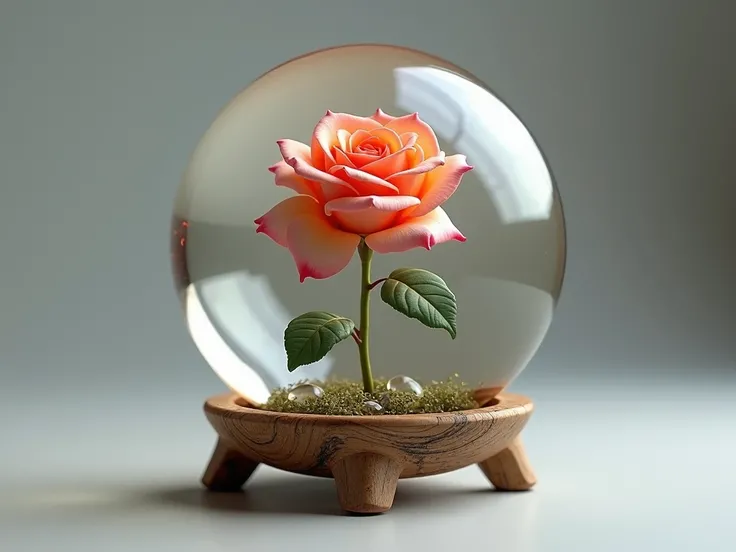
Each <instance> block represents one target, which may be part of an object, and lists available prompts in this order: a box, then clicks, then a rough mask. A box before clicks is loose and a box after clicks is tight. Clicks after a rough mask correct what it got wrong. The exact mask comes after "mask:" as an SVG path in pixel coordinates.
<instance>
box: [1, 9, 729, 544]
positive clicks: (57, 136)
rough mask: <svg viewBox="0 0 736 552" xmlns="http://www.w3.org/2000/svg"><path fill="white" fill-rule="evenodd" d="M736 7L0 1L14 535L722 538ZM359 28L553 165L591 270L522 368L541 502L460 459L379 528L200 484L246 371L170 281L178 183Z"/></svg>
mask: <svg viewBox="0 0 736 552" xmlns="http://www.w3.org/2000/svg"><path fill="white" fill-rule="evenodd" d="M734 16H736V9H734V4H733V3H732V2H729V1H727V0H724V1H716V0H706V1H703V2H697V3H696V2H690V1H685V0H682V1H676V0H642V1H634V0H624V1H604V0H599V1H591V0H588V1H585V0H577V1H574V0H557V1H554V2H550V1H546V0H536V1H515V2H502V1H489V0H457V1H455V2H447V3H445V2H430V1H426V0H425V1H421V2H420V1H414V0H405V1H402V2H396V1H393V2H390V1H388V0H386V1H384V0H373V1H372V2H361V3H355V4H349V3H347V2H342V1H333V0H320V1H319V2H296V1H293V0H291V1H285V0H280V1H277V0H272V1H269V2H250V1H240V2H236V1H232V0H230V1H224V0H221V1H217V0H213V1H210V2H197V1H189V0H187V1H174V0H154V1H143V0H128V1H125V2H123V1H119V2H111V1H110V2H105V1H97V2H95V1H92V0H65V1H63V2H62V1H58V2H57V1H54V2H52V1H50V0H46V1H41V0H36V1H33V0H30V1H21V0H2V1H1V2H0V186H1V187H2V188H1V190H2V195H1V196H0V259H2V279H1V280H0V307H1V308H0V370H1V373H2V380H0V381H1V384H0V385H1V387H2V388H1V389H0V398H1V399H2V403H1V404H2V406H1V407H0V413H2V422H0V430H1V431H2V433H0V437H2V441H0V447H1V448H0V466H2V472H3V474H2V475H3V476H5V477H4V479H3V480H2V481H3V483H2V484H3V485H5V486H7V489H6V490H5V491H4V492H3V507H2V509H0V522H2V521H4V520H9V521H10V522H11V523H9V524H8V526H7V527H6V529H5V530H4V531H3V532H2V533H1V534H0V543H2V542H3V539H5V540H6V541H8V546H0V547H2V548H3V550H6V549H7V550H36V549H40V547H41V546H42V545H43V544H44V543H46V544H48V543H47V542H46V541H45V540H44V539H54V541H53V542H56V543H59V542H67V543H69V544H77V545H80V546H81V545H85V544H88V545H90V546H100V543H105V546H106V547H107V548H105V550H118V549H119V550H130V549H133V546H134V545H135V546H136V547H137V549H139V550H149V549H150V550H153V549H156V547H160V546H168V545H172V547H173V544H172V543H173V542H174V540H175V539H179V540H180V541H181V542H179V544H177V548H178V549H179V550H189V549H190V548H188V547H192V548H191V549H192V550H206V549H216V550H220V549H225V548H228V547H229V546H231V545H232V544H237V543H241V544H242V542H243V540H244V539H246V538H250V539H251V542H256V541H257V542H258V543H260V544H261V545H262V546H267V545H268V544H269V543H275V544H273V545H274V546H279V547H280V546H281V545H283V544H284V542H283V539H294V538H295V539H299V538H300V537H299V535H300V534H299V532H298V531H297V532H296V534H295V533H294V531H290V532H289V534H288V536H287V535H284V534H281V533H280V532H279V531H277V530H276V529H275V527H280V526H281V524H285V523H287V521H284V520H288V523H291V524H295V526H299V527H301V528H302V529H301V531H302V533H301V534H302V535H304V537H305V538H309V539H313V538H315V536H317V537H318V536H320V535H326V534H331V535H334V536H333V537H330V539H329V540H330V542H332V543H333V544H335V543H336V544H339V543H340V542H342V543H343V544H344V543H345V542H348V541H347V540H346V539H351V540H350V542H351V543H353V544H351V547H352V548H353V549H356V550H357V549H362V548H361V546H364V547H365V548H366V549H375V547H381V548H384V549H385V548H386V547H388V548H391V547H394V546H395V547H402V546H403V547H405V546H409V545H411V543H412V539H418V538H420V537H419V536H416V535H417V532H418V531H419V528H420V527H421V528H423V535H424V536H425V537H427V535H430V537H429V538H433V539H434V540H433V541H432V542H434V543H437V544H438V545H439V544H442V543H443V542H444V543H448V542H451V541H447V540H444V541H443V540H442V539H443V538H444V539H447V538H449V537H448V536H447V535H448V530H447V527H445V529H444V530H443V531H442V532H440V533H437V534H434V533H432V531H439V529H427V527H429V526H431V524H430V525H427V523H428V521H430V522H431V518H432V516H435V517H436V518H437V522H436V523H437V524H438V527H439V526H440V525H442V524H443V523H444V524H450V523H456V524H457V527H458V528H461V529H459V530H462V531H465V532H466V533H467V534H469V535H470V536H471V538H472V539H473V540H477V539H478V538H480V537H479V535H481V534H486V533H487V531H488V523H489V521H488V520H489V519H494V520H495V521H494V523H495V524H497V525H494V527H495V528H496V530H497V532H496V535H497V536H496V542H498V543H505V544H508V545H509V546H510V549H518V550H553V549H557V548H558V547H559V548H560V549H567V550H572V549H577V548H576V546H581V547H582V546H585V547H587V549H590V550H608V549H609V547H610V549H615V548H616V547H620V546H622V545H626V546H629V548H632V547H633V549H638V545H641V546H642V547H644V546H650V547H651V546H660V545H662V546H665V545H666V546H669V549H670V550H672V549H680V548H679V547H680V546H682V547H683V548H682V549H687V546H688V543H690V544H693V543H696V544H698V545H703V546H705V545H706V544H709V545H710V546H711V549H714V550H727V549H728V547H727V544H725V541H724V540H723V539H724V538H725V536H724V535H725V532H726V529H727V527H728V526H727V521H726V520H725V517H724V516H723V515H722V514H720V512H721V511H725V509H727V507H728V504H729V503H730V504H731V510H733V508H732V506H733V494H730V495H729V494H728V492H729V490H731V491H733V490H734V489H736V480H734V476H733V475H732V474H731V471H732V470H727V469H726V466H728V465H733V463H734V459H736V450H734V446H735V445H734V443H733V441H734V438H733V429H732V428H733V422H734V421H736V415H735V413H734V407H733V406H732V402H733V398H734V396H735V395H734V391H736V383H735V382H734V379H736V370H735V368H736V344H734V341H733V335H734V329H736V323H735V322H736V315H735V314H734V313H735V312H736V294H734V292H733V289H732V285H733V282H734V281H736V260H735V256H734V245H735V244H736V222H735V219H734V217H733V215H732V210H733V208H734V204H735V200H736V193H735V192H734V182H733V148H734V145H735V144H736V141H735V140H734V128H735V127H736V124H735V122H736V58H734V56H733V55H732V53H733V51H734V48H735V47H736V43H735V41H734V34H733V26H732V25H733V21H734ZM348 42H386V43H394V44H398V45H404V46H410V47H413V48H418V49H422V50H426V51H428V52H430V53H433V54H436V55H439V56H441V57H444V58H446V59H449V60H451V61H453V62H455V63H457V64H459V65H461V66H464V67H465V68H467V69H468V70H470V71H472V72H473V73H475V74H476V75H477V76H478V77H480V78H481V79H482V80H484V81H485V82H487V83H488V84H489V85H490V86H491V87H493V88H494V89H495V90H496V91H497V92H498V93H499V95H500V96H501V97H502V98H505V99H506V100H507V101H508V102H509V103H510V104H511V106H512V107H513V108H514V109H515V111H516V112H517V113H518V114H519V115H520V116H521V118H522V119H523V120H524V121H525V122H526V123H527V125H528V126H529V127H530V129H531V130H532V132H533V133H534V134H535V136H536V137H537V139H538V140H539V142H540V143H541V144H542V147H543V148H544V150H545V153H546V155H547V156H548V158H549V161H550V163H551V166H552V168H553V170H554V172H555V175H556V177H557V180H558V184H559V187H560V191H561V194H562V198H563V202H564V205H565V211H566V216H567V223H568V248H569V256H568V267H567V277H566V282H565V286H564V288H563V295H562V298H561V301H560V304H559V308H558V311H557V316H556V319H555V320H554V321H553V325H552V329H551V331H550V332H549V334H548V337H547V340H546V341H545V343H544V344H543V346H542V348H541V350H540V351H539V354H538V355H537V357H536V358H535V359H534V360H533V362H532V363H531V364H530V366H529V367H528V368H527V370H526V371H525V372H524V374H522V376H521V377H520V378H519V379H518V380H517V381H516V382H515V384H514V389H515V390H517V391H520V392H525V393H529V394H533V395H534V396H535V397H536V398H537V400H538V405H539V413H538V414H537V415H536V417H535V419H534V420H533V421H532V423H531V424H530V427H529V429H528V430H527V442H528V444H529V448H530V449H532V450H533V451H534V453H535V455H536V458H535V464H536V465H537V466H538V469H539V471H540V473H544V475H543V476H542V475H540V486H539V487H538V489H537V490H536V491H535V492H534V493H533V494H532V495H524V496H518V495H517V496H515V497H513V498H497V497H496V498H494V499H489V498H488V497H481V496H480V495H479V493H477V492H475V491H476V490H478V489H480V488H483V487H484V483H483V481H482V480H481V479H478V478H477V474H476V473H475V472H472V473H470V472H464V473H459V474H453V475H451V476H448V477H446V478H444V479H443V478H438V479H437V480H436V482H432V481H430V480H427V481H419V482H412V483H411V485H407V486H406V488H407V491H406V493H407V494H405V495H404V496H405V498H404V502H403V503H400V501H398V499H397V502H399V505H398V506H397V509H396V511H395V512H392V513H391V514H389V516H383V517H381V518H372V519H371V520H369V521H366V520H355V519H350V518H340V517H334V516H332V517H330V516H322V517H320V518H310V517H309V516H308V514H307V512H310V511H317V512H320V511H321V508H322V507H321V504H322V502H320V501H323V502H324V504H325V506H324V508H327V509H329V508H330V507H331V506H329V505H331V504H332V500H333V496H332V489H331V487H329V485H328V486H325V485H327V484H328V482H312V481H311V480H307V481H308V482H307V483H305V482H303V480H302V479H301V478H298V482H294V481H293V480H292V479H291V478H288V477H286V476H283V475H281V474H277V473H276V472H271V471H268V470H264V475H263V476H262V478H261V480H260V486H259V483H258V481H256V482H254V491H253V495H252V497H251V499H249V500H250V502H247V501H246V502H243V503H235V504H229V505H223V504H219V505H216V507H214V508H213V507H211V506H212V505H211V504H210V506H207V504H206V502H207V500H208V499H206V498H203V497H202V496H201V495H199V494H198V493H199V491H197V488H196V480H197V477H198V476H199V470H200V469H201V467H202V464H203V463H204V462H205V460H206V458H207V454H208V452H209V448H210V446H211V444H212V441H211V440H212V436H211V433H210V432H209V429H208V428H207V426H206V422H204V420H203V418H202V416H201V412H200V403H201V401H202V399H204V397H205V396H207V395H208V394H211V393H213V392H219V391H220V390H222V388H223V387H222V384H221V383H220V382H219V381H218V380H217V379H216V378H215V376H214V374H212V373H211V372H210V371H209V370H208V368H207V367H206V366H205V364H204V362H203V361H202V360H201V359H200V357H199V356H198V354H197V352H196V350H195V348H194V346H193V345H192V344H191V343H190V341H189V338H188V336H187V335H186V331H185V326H184V323H183V320H182V319H181V314H180V311H179V306H178V303H177V300H176V297H175V294H174V292H173V288H172V285H171V276H170V269H169V258H168V245H169V244H168V231H169V227H168V225H169V215H170V210H171V206H172V201H173V196H174V193H175V190H176V187H177V185H178V181H179V178H180V177H181V172H182V171H183V169H184V167H185V165H186V162H187V158H188V156H189V154H190V153H191V151H192V149H193V148H194V146H195V145H196V143H197V141H198V140H199V137H200V136H201V134H202V133H203V132H204V130H205V129H206V128H207V127H208V125H209V123H210V122H211V120H212V119H213V118H214V116H215V115H216V113H217V111H218V110H219V109H220V107H221V106H222V105H223V104H224V103H225V102H227V101H228V100H229V99H230V98H231V97H232V96H233V95H234V94H235V93H236V92H237V91H238V90H240V89H241V88H242V87H243V86H245V85H247V84H248V82H250V81H251V80H252V79H254V78H256V77H257V76H258V75H259V74H261V73H262V72H264V71H266V70H267V69H269V68H270V67H272V66H273V65H275V64H278V63H281V62H283V61H285V60H287V59H289V58H291V57H293V56H296V55H299V54H301V53H304V52H306V51H310V50H313V49H316V48H321V47H326V46H331V45H337V44H342V43H348ZM583 395H584V396H585V399H584V400H582V399H581V396H583ZM693 402H694V403H696V404H697V405H698V406H700V405H702V404H707V405H708V408H695V407H693V405H692V403H693ZM583 409H584V410H583ZM729 432H730V436H729ZM698 451H700V453H698ZM700 470H702V471H703V472H704V474H703V475H701V476H700V479H701V480H700V481H699V482H698V481H695V479H699V478H698V477H697V476H696V475H695V474H696V473H697V472H698V471H700ZM682 475H686V477H681V476H682ZM282 479H283V482H284V484H280V483H279V482H280V481H282ZM29 481H33V482H35V483H39V484H40V487H43V488H44V489H45V490H44V491H43V492H41V491H38V492H36V491H34V489H35V487H32V486H31V487H29V486H28V482H29ZM443 482H445V483H443ZM696 483H699V484H696ZM290 484H293V485H294V492H293V493H291V494H290V493H288V492H287V491H286V490H284V488H285V487H284V485H286V486H287V487H288V486H289V485H290ZM157 485H159V486H161V485H169V487H171V488H169V487H166V489H164V488H163V487H162V488H161V489H159V491H160V492H159V491H157V489H158V487H157ZM187 485H188V486H187ZM443 485H444V486H445V487H446V489H445V487H443ZM40 487H39V488H40ZM466 487H467V489H466V490H468V492H467V493H466V494H462V493H461V492H456V491H458V490H460V491H462V490H463V489H465V488H466ZM167 489H168V490H167ZM443 489H444V490H447V492H446V493H445V495H446V496H445V499H442V498H441V495H442V493H443ZM675 489H677V493H678V494H675ZM34 493H36V494H34ZM126 493H127V494H126ZM545 493H546V494H545ZM636 493H639V494H638V495H637V494H636ZM90 497H91V498H90ZM430 497H431V498H430ZM527 497H533V498H527ZM399 498H400V497H399ZM300 500H301V502H300ZM678 500H679V502H678ZM203 501H204V502H203ZM402 504H403V505H402ZM530 504H531V505H532V506H533V508H532V506H530ZM677 504H679V505H677ZM299 505H301V506H302V510H303V511H300V510H299ZM695 505H697V507H696V506H695ZM187 506H191V508H187ZM701 506H702V507H701ZM690 507H692V510H691V509H690ZM324 508H322V509H324ZM530 508H532V510H533V511H531V510H530ZM637 508H640V509H641V510H640V511H639V510H637ZM234 510H235V511H234ZM239 510H254V512H251V513H250V514H249V513H245V512H240V511H239ZM281 510H286V511H287V514H281V515H279V514H277V513H275V512H279V511H281ZM223 512H224V513H223ZM289 512H290V513H291V514H294V513H300V512H301V513H300V515H296V516H294V515H288V513H289ZM530 512H531V513H530ZM562 512H567V513H566V514H564V515H563V513H562ZM394 514H395V515H394ZM249 516H251V517H249ZM252 516H255V518H254V517H252ZM390 516H393V517H390ZM254 519H257V520H258V523H257V524H255V525H254V524H253V523H250V522H252V521H253V520H254ZM419 519H423V520H424V521H423V522H419V521H417V520H419ZM305 520H307V521H305ZM341 520H342V521H341ZM688 520H689V521H688ZM369 526H370V528H369ZM581 527H582V528H583V529H585V528H587V529H589V531H580V532H577V533H575V532H574V531H572V529H571V528H577V529H579V528H581ZM614 527H616V528H618V529H617V530H614ZM39 528H43V529H44V530H43V531H41V530H39ZM246 528H248V529H246ZM412 528H413V529H412ZM238 531H242V532H240V533H239V532H238ZM320 531H321V533H320ZM407 531H408V533H407ZM412 531H413V533H412ZM473 531H475V532H477V533H478V535H477V536H474V535H473ZM571 531H572V532H571ZM366 533H370V534H371V536H370V538H368V537H367V536H366ZM449 534H450V535H451V534H452V531H449ZM358 535H363V538H358ZM411 535H414V536H413V537H412V536H411ZM432 535H434V536H432ZM126 539H128V540H126ZM280 539H281V540H280ZM340 539H343V540H342V541H341V540H340ZM581 549H582V548H581Z"/></svg>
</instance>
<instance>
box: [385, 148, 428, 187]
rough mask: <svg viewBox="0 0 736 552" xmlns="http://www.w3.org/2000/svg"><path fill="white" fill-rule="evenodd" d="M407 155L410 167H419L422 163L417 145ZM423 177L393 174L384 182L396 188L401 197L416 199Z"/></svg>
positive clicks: (422, 159)
mask: <svg viewBox="0 0 736 552" xmlns="http://www.w3.org/2000/svg"><path fill="white" fill-rule="evenodd" d="M407 155H408V157H409V161H408V162H409V166H410V167H413V166H416V165H419V164H421V163H422V162H423V161H424V152H423V151H422V148H421V146H420V145H419V144H414V145H413V146H412V147H411V149H410V150H409V152H408V153H407ZM424 176H425V175H424V174H418V175H414V174H405V175H400V174H393V175H391V176H390V177H388V178H387V179H386V181H388V182H390V183H391V184H393V185H394V186H396V187H397V188H398V189H399V193H400V194H401V195H410V196H417V197H418V196H419V192H420V191H421V189H422V184H423V183H424Z"/></svg>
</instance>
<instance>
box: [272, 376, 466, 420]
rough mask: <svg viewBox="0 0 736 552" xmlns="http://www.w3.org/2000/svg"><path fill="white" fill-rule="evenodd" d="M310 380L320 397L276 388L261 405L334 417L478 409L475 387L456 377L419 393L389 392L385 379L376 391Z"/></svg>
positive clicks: (358, 385)
mask: <svg viewBox="0 0 736 552" xmlns="http://www.w3.org/2000/svg"><path fill="white" fill-rule="evenodd" d="M310 383H313V384H315V385H319V386H320V387H321V388H322V389H323V391H324V393H323V394H322V396H321V397H310V398H308V399H304V400H302V401H290V400H289V398H288V395H289V389H288V388H284V389H277V390H276V391H274V392H273V393H272V394H271V397H270V398H269V399H268V402H267V403H266V404H265V405H263V406H262V408H263V409H264V410H271V411H275V412H294V413H301V414H327V415H335V416H362V415H372V416H381V415H386V414H431V413H439V412H455V411H458V410H470V409H473V408H478V403H477V402H476V401H475V399H474V398H473V390H472V389H471V388H470V387H467V386H466V385H465V384H464V383H462V382H460V381H458V379H457V376H455V377H452V378H448V379H447V380H445V381H433V382H431V383H429V384H427V385H424V386H423V389H424V391H423V393H422V395H420V396H417V395H415V394H413V393H410V392H408V391H388V390H387V389H386V380H380V379H378V380H376V381H375V385H374V387H375V391H374V392H373V393H365V392H364V391H363V384H362V383H359V382H353V381H339V380H335V381H329V380H328V381H324V382H319V381H310ZM365 401H375V402H377V403H379V404H380V405H381V406H382V407H383V409H382V410H381V411H380V412H372V411H370V410H368V409H366V407H365V406H364V403H365Z"/></svg>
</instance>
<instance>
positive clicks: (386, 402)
mask: <svg viewBox="0 0 736 552" xmlns="http://www.w3.org/2000/svg"><path fill="white" fill-rule="evenodd" d="M378 403H379V404H380V405H381V406H382V407H383V408H384V409H386V408H388V407H389V406H391V397H390V396H389V394H388V393H382V394H381V396H380V397H379V399H378Z"/></svg>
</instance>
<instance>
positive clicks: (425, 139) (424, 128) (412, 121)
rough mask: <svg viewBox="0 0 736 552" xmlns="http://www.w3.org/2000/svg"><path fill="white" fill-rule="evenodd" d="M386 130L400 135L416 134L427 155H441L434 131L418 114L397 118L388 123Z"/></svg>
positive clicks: (418, 142)
mask: <svg viewBox="0 0 736 552" xmlns="http://www.w3.org/2000/svg"><path fill="white" fill-rule="evenodd" d="M386 128H390V129H392V130H395V131H396V132H397V133H398V134H400V135H401V134H403V133H405V132H416V133H417V135H418V138H417V144H419V145H420V146H422V149H423V150H424V154H425V155H427V156H429V157H434V156H436V155H439V154H440V145H439V143H438V142H437V136H436V135H435V133H434V130H432V127H431V126H429V125H428V124H427V123H425V122H424V121H422V120H421V119H420V118H419V114H418V113H412V114H410V115H404V116H403V117H397V118H396V119H394V120H393V121H389V122H388V123H386Z"/></svg>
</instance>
